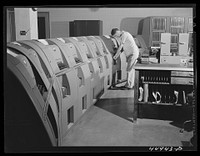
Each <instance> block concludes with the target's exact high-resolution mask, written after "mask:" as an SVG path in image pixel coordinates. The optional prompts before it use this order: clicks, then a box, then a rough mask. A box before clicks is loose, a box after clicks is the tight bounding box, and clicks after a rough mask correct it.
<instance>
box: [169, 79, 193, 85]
mask: <svg viewBox="0 0 200 156" xmlns="http://www.w3.org/2000/svg"><path fill="white" fill-rule="evenodd" d="M171 84H183V85H193V84H194V79H193V78H183V77H171Z"/></svg>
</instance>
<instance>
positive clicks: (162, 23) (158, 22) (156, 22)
mask: <svg viewBox="0 0 200 156" xmlns="http://www.w3.org/2000/svg"><path fill="white" fill-rule="evenodd" d="M152 25H153V30H165V29H166V19H165V18H153V19H152Z"/></svg>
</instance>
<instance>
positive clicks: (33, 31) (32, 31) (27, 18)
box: [14, 8, 38, 40]
mask: <svg viewBox="0 0 200 156" xmlns="http://www.w3.org/2000/svg"><path fill="white" fill-rule="evenodd" d="M14 13H15V30H16V40H29V39H37V38H38V23H37V11H33V10H32V9H31V8H14ZM20 31H25V32H27V34H26V35H21V34H20Z"/></svg>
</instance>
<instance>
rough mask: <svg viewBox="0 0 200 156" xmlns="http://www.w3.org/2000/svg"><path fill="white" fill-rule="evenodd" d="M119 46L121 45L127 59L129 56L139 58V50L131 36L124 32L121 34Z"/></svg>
mask: <svg viewBox="0 0 200 156" xmlns="http://www.w3.org/2000/svg"><path fill="white" fill-rule="evenodd" d="M120 39H121V44H123V48H124V53H125V55H126V56H127V57H128V56H130V55H131V54H133V55H137V56H139V49H138V46H137V45H136V43H135V40H134V38H133V36H132V35H131V34H130V33H129V32H126V31H122V34H121V37H120Z"/></svg>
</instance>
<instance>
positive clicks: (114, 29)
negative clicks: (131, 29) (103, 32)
mask: <svg viewBox="0 0 200 156" xmlns="http://www.w3.org/2000/svg"><path fill="white" fill-rule="evenodd" d="M118 30H119V29H118V28H113V29H112V30H111V35H112V36H113V35H115V33H116V31H118Z"/></svg>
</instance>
